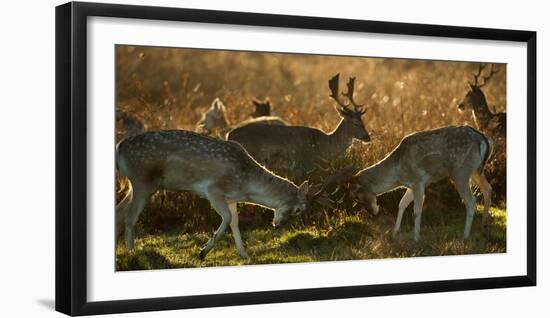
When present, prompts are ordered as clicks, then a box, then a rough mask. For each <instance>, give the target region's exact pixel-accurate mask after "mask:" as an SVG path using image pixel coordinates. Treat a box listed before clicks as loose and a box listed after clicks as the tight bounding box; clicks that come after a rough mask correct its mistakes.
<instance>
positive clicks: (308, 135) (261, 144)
mask: <svg viewBox="0 0 550 318" xmlns="http://www.w3.org/2000/svg"><path fill="white" fill-rule="evenodd" d="M339 79H340V74H336V75H335V76H334V77H332V79H330V80H329V89H330V92H331V93H330V97H331V98H332V99H333V100H334V101H335V102H336V103H337V105H338V106H337V107H336V109H337V111H338V113H339V114H340V116H341V121H340V123H339V124H338V126H337V127H336V129H334V131H332V132H330V133H325V132H324V131H322V130H320V129H317V128H312V127H305V126H273V125H271V126H269V125H243V126H241V127H238V128H236V129H234V130H232V131H230V132H229V134H228V135H227V138H228V140H233V141H236V142H238V143H240V144H241V145H243V147H244V148H245V149H246V151H248V153H250V154H251V155H252V157H254V158H255V159H256V160H258V161H259V162H261V163H263V164H266V165H267V166H268V167H272V166H273V165H274V164H275V163H274V162H277V164H282V165H284V166H285V167H286V168H290V169H292V170H294V171H297V170H301V171H302V172H307V171H310V170H312V169H314V168H315V167H316V166H317V165H319V163H320V162H321V161H323V160H324V161H326V160H332V159H334V158H335V157H337V156H338V155H340V154H342V153H344V151H346V149H348V148H349V147H350V146H351V144H352V141H353V139H354V138H355V139H359V140H361V141H364V142H368V141H370V136H369V133H368V131H367V129H366V128H365V125H364V124H363V121H362V119H361V117H362V116H363V115H364V114H365V111H366V110H365V106H364V105H360V104H358V103H356V102H355V100H354V97H353V95H354V86H355V78H354V77H352V78H350V79H349V82H348V84H347V92H345V93H342V95H343V96H344V97H346V98H347V99H348V102H347V103H344V102H343V101H342V100H341V99H340V97H339V96H340V92H339ZM351 107H353V108H351ZM281 161H282V162H281ZM272 168H274V167H272Z"/></svg>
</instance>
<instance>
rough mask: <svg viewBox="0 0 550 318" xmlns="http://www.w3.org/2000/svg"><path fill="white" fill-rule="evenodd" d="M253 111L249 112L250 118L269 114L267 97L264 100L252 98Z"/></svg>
mask: <svg viewBox="0 0 550 318" xmlns="http://www.w3.org/2000/svg"><path fill="white" fill-rule="evenodd" d="M252 104H253V105H254V112H252V113H250V116H251V117H252V118H258V117H266V116H271V101H270V100H269V98H267V99H266V100H264V101H259V100H256V99H253V100H252Z"/></svg>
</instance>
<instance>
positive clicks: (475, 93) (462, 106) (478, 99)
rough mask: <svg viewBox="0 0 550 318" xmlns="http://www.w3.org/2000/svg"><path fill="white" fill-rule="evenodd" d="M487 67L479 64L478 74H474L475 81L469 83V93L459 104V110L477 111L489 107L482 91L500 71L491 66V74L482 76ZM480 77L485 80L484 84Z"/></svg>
mask: <svg viewBox="0 0 550 318" xmlns="http://www.w3.org/2000/svg"><path fill="white" fill-rule="evenodd" d="M486 66H487V64H479V66H478V69H477V73H474V74H473V75H474V81H473V83H472V82H468V86H469V88H470V89H469V91H468V93H466V96H465V97H464V99H463V100H462V101H461V102H460V103H459V104H458V110H459V111H464V110H467V109H471V110H476V109H477V108H479V107H480V106H482V107H485V106H486V105H487V100H486V98H485V94H484V93H483V91H482V90H481V88H482V87H483V86H485V84H487V82H488V81H489V80H490V79H491V78H492V77H493V75H495V74H496V73H498V70H496V69H495V68H494V65H493V64H491V70H490V71H489V74H487V75H486V76H481V73H482V72H483V69H484V68H485V67H486ZM480 76H481V78H482V79H483V82H481V81H480Z"/></svg>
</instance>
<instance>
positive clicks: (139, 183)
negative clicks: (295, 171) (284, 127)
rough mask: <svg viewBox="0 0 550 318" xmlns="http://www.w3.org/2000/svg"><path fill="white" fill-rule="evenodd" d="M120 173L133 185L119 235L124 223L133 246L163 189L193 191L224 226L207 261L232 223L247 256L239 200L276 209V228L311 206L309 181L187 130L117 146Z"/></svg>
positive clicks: (120, 212) (122, 207) (119, 212)
mask: <svg viewBox="0 0 550 318" xmlns="http://www.w3.org/2000/svg"><path fill="white" fill-rule="evenodd" d="M116 164H117V167H118V171H119V174H120V175H121V176H125V177H127V178H128V179H129V181H130V185H131V186H130V188H129V190H128V192H127V193H126V195H125V197H124V198H123V200H122V201H121V202H120V203H119V204H118V205H117V207H116V220H117V233H116V238H118V231H120V230H121V229H122V226H123V225H124V226H125V243H126V247H127V248H128V249H133V247H134V230H133V228H134V225H135V224H136V222H137V220H138V217H139V215H140V213H141V212H142V210H143V208H144V206H145V204H146V203H147V201H148V199H149V197H150V196H151V195H152V194H153V193H154V192H155V191H157V190H158V189H166V190H175V191H184V190H187V191H192V192H194V193H196V194H198V195H200V196H202V197H204V198H206V199H208V200H209V201H210V204H211V205H212V207H213V208H214V210H216V212H217V213H218V214H219V215H220V216H221V217H222V222H221V225H220V226H219V227H218V229H217V230H216V232H215V233H214V236H213V237H212V238H211V239H210V240H209V241H208V242H207V243H206V245H205V246H204V247H203V248H202V250H201V252H200V257H201V259H203V258H204V257H205V256H206V254H207V253H208V252H209V251H210V250H211V249H212V247H213V246H214V244H215V243H216V241H217V240H218V239H219V238H220V236H221V235H222V233H224V231H225V230H226V229H227V227H228V226H230V227H231V230H232V232H233V237H234V239H235V244H236V246H237V251H238V253H239V255H240V256H241V257H244V258H246V257H248V254H247V253H246V250H245V248H244V245H243V242H242V239H241V235H240V232H239V219H238V214H237V202H246V203H251V204H256V205H260V206H263V207H266V208H268V209H272V210H274V211H275V214H274V217H273V226H275V227H277V226H280V225H282V224H283V223H284V222H285V221H286V220H287V219H288V218H289V217H290V216H295V215H299V214H300V213H302V212H303V211H304V210H305V209H306V208H307V203H308V202H309V201H308V200H307V193H308V188H309V186H308V182H307V181H305V182H303V183H302V184H301V185H300V186H296V185H295V184H294V183H292V182H291V181H289V180H287V179H284V178H282V177H279V176H277V175H275V174H273V173H272V172H270V171H268V170H266V169H265V168H264V167H262V166H261V165H259V164H258V163H257V162H256V161H255V160H254V159H253V158H252V157H250V155H248V153H247V152H246V151H245V150H244V149H243V148H242V147H241V145H239V144H237V143H235V142H231V141H224V140H221V139H216V138H213V137H209V136H205V135H201V134H197V133H194V132H189V131H183V130H163V131H149V132H145V133H142V134H139V135H134V136H131V137H128V138H126V139H124V140H122V141H121V142H120V143H119V144H118V145H117V147H116Z"/></svg>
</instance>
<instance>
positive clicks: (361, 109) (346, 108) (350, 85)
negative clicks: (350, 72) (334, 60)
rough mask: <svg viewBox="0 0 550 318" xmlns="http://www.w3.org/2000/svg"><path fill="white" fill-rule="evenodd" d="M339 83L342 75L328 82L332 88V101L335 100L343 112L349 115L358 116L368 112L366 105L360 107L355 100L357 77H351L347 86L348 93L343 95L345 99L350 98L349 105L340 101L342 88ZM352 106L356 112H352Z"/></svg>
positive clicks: (335, 76) (337, 75)
mask: <svg viewBox="0 0 550 318" xmlns="http://www.w3.org/2000/svg"><path fill="white" fill-rule="evenodd" d="M339 82H340V73H338V74H336V75H334V76H333V77H332V78H331V79H330V80H329V81H328V87H329V88H330V97H331V98H332V99H334V100H335V101H336V103H338V105H340V107H342V110H343V111H345V112H348V113H358V114H361V115H363V114H364V113H365V112H366V110H365V105H364V104H362V105H359V104H357V103H356V102H355V100H354V99H353V91H354V87H355V77H350V78H349V81H348V84H347V87H348V91H347V92H345V93H342V96H345V97H347V98H348V100H349V104H344V103H343V102H342V101H341V100H340V98H338V96H339V95H338V91H339V86H340V84H339ZM350 105H351V106H353V109H354V110H351V109H350V108H349V106H350Z"/></svg>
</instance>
